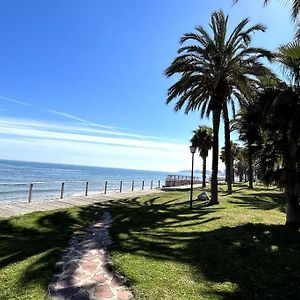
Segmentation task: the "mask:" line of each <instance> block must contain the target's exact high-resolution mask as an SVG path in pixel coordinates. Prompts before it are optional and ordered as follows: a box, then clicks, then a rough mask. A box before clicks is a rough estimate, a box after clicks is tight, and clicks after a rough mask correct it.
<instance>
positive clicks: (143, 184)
mask: <svg viewBox="0 0 300 300" xmlns="http://www.w3.org/2000/svg"><path fill="white" fill-rule="evenodd" d="M144 187H145V180H143V182H142V190H144Z"/></svg>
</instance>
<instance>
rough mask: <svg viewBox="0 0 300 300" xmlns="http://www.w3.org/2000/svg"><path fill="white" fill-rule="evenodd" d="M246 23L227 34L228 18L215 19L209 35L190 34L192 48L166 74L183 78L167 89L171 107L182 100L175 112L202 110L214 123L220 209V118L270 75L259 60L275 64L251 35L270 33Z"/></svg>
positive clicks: (214, 196) (214, 188)
mask: <svg viewBox="0 0 300 300" xmlns="http://www.w3.org/2000/svg"><path fill="white" fill-rule="evenodd" d="M248 23H249V20H248V19H247V18H246V19H243V20H242V21H241V22H240V23H239V24H238V25H237V26H236V27H235V28H234V29H233V31H232V32H231V33H230V34H228V32H227V24H228V16H225V15H224V13H223V12H222V11H215V12H213V13H212V15H211V21H210V24H209V26H210V29H211V31H212V35H210V34H209V33H208V32H207V31H206V30H205V29H204V28H203V27H202V26H198V27H196V32H195V33H194V32H191V33H186V34H184V35H183V37H182V38H181V44H185V43H187V42H190V43H189V44H187V45H184V46H182V47H181V48H180V49H179V50H178V56H177V57H176V58H175V59H174V61H173V62H172V63H171V65H170V66H169V67H168V68H167V69H166V71H165V74H166V76H167V77H171V76H173V75H179V76H180V78H179V80H178V81H177V82H176V83H174V84H173V85H172V86H171V87H170V88H169V89H168V97H167V101H166V103H167V104H169V103H170V102H171V101H173V100H174V99H177V102H176V104H175V107H174V109H175V111H178V110H180V109H181V108H182V107H183V106H185V113H189V112H190V111H195V110H200V116H201V117H204V116H207V117H208V116H210V115H211V114H212V119H213V157H212V176H211V202H210V204H218V203H219V201H218V177H217V176H218V159H219V126H220V117H221V113H222V111H223V109H224V103H226V104H227V102H228V101H229V99H230V98H231V96H232V95H234V96H235V97H236V98H237V99H239V100H241V99H245V98H248V96H249V95H251V94H252V93H253V90H254V89H255V85H256V83H257V80H256V76H260V75H264V74H267V73H268V72H269V71H268V69H267V68H266V67H264V66H263V65H262V64H261V63H260V62H259V59H260V58H261V57H267V58H269V59H270V58H271V57H272V55H271V53H270V52H269V51H267V50H265V49H263V48H257V47H251V46H250V45H251V41H252V39H251V38H252V34H253V33H254V32H256V31H263V32H264V31H265V29H266V28H265V27H264V26H263V25H261V24H257V25H254V26H251V27H247V25H248Z"/></svg>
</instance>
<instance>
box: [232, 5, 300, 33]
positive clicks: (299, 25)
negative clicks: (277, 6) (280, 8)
mask: <svg viewBox="0 0 300 300" xmlns="http://www.w3.org/2000/svg"><path fill="white" fill-rule="evenodd" d="M232 2H233V4H236V3H237V2H239V0H233V1H232ZM263 2H264V5H267V4H268V3H269V2H270V0H263ZM281 2H290V4H291V7H292V11H291V16H292V18H293V20H294V22H295V23H296V26H297V30H296V34H295V38H296V39H299V38H300V23H299V18H298V17H299V13H300V0H286V1H282V0H281Z"/></svg>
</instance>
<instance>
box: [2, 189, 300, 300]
mask: <svg viewBox="0 0 300 300" xmlns="http://www.w3.org/2000/svg"><path fill="white" fill-rule="evenodd" d="M187 199H188V193H184V192H183V193H181V192H174V193H165V194H158V195H157V194H156V195H150V196H145V197H139V198H134V199H129V200H126V201H122V203H120V202H118V205H117V203H114V204H115V205H113V206H109V209H110V210H111V212H112V213H113V218H114V223H113V230H112V235H113V240H114V245H113V246H112V249H111V250H112V253H113V260H114V262H115V263H116V265H117V266H118V268H120V269H121V270H122V271H123V272H124V273H125V274H126V275H127V277H128V278H129V279H130V283H131V284H132V286H133V288H134V291H135V296H136V299H172V300H174V299H297V297H299V296H298V295H299V294H300V293H299V292H300V291H299V287H298V286H299V285H298V282H299V279H300V275H299V269H300V268H299V267H300V260H299V254H300V244H299V238H300V233H299V232H295V231H291V230H287V229H286V228H285V227H284V226H283V224H284V221H285V220H284V213H283V211H284V202H285V201H284V198H283V197H282V196H281V194H280V193H278V192H277V191H275V190H263V189H256V190H255V191H249V190H247V189H245V188H243V187H242V186H240V187H237V188H236V192H235V193H234V194H233V195H231V196H226V195H225V194H224V193H223V192H222V191H221V199H220V200H221V204H220V205H219V206H216V207H209V208H208V207H201V203H195V205H194V207H195V208H194V210H193V211H190V210H189V209H188V208H187V207H188V205H187ZM100 212H101V207H100V206H97V205H95V206H91V207H83V208H76V209H70V210H65V211H60V212H40V213H34V214H30V215H27V216H23V217H19V218H11V219H9V220H0V299H26V300H27V299H43V298H44V297H45V290H46V287H47V284H48V281H49V280H50V278H51V273H52V272H53V265H54V262H55V261H57V259H58V256H59V253H60V251H62V249H64V248H65V247H66V246H67V242H68V239H69V238H70V236H71V234H72V232H74V231H76V232H80V230H81V229H82V227H84V226H86V225H87V224H88V223H89V222H90V221H91V220H92V219H94V218H96V215H97V214H100Z"/></svg>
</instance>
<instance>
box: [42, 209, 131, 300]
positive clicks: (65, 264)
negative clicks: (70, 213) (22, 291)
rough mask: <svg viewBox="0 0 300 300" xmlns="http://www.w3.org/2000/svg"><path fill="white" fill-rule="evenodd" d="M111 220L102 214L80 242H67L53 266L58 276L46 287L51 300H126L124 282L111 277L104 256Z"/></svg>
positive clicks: (108, 241) (106, 214) (108, 258)
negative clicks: (55, 266)
mask: <svg viewBox="0 0 300 300" xmlns="http://www.w3.org/2000/svg"><path fill="white" fill-rule="evenodd" d="M111 223H112V220H111V216H110V214H109V213H108V212H104V213H103V216H102V217H101V219H100V220H99V221H97V222H95V223H93V224H92V225H91V226H90V227H89V228H87V231H86V235H85V237H84V238H81V239H80V240H79V239H77V238H76V237H74V238H72V240H71V241H70V246H69V248H68V249H67V250H66V251H65V253H64V254H63V255H62V257H61V260H60V261H59V262H58V263H57V267H58V269H59V273H57V274H55V275H54V276H53V280H52V282H51V283H50V284H49V287H48V290H49V296H50V299H53V300H102V299H106V300H128V299H131V298H132V294H131V292H130V291H129V290H128V288H127V287H125V285H124V284H123V283H124V278H123V277H122V276H120V275H119V274H117V273H115V272H114V270H113V266H112V263H111V260H110V257H109V254H108V253H107V246H109V245H110V244H111V239H110V237H109V233H108V230H109V228H110V227H111Z"/></svg>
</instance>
